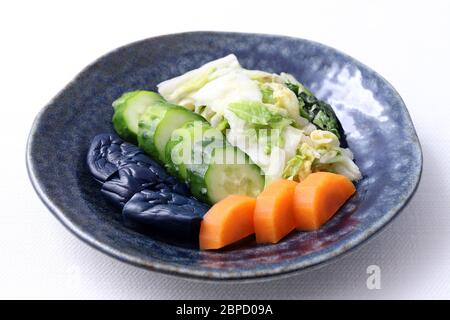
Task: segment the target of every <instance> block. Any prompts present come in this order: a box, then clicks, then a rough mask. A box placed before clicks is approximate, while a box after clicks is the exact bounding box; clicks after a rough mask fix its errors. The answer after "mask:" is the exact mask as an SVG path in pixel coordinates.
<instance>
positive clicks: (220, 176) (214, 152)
mask: <svg viewBox="0 0 450 320" xmlns="http://www.w3.org/2000/svg"><path fill="white" fill-rule="evenodd" d="M197 128H199V127H197ZM200 128H201V132H202V134H198V133H196V135H195V136H194V130H195V125H194V124H193V123H191V122H189V123H187V124H185V125H184V126H183V127H182V128H180V129H177V130H175V131H174V132H173V133H172V137H171V139H170V141H169V142H168V143H167V145H166V159H167V161H168V162H167V163H168V165H167V167H168V170H169V172H170V173H172V174H174V175H176V176H177V177H178V178H180V179H182V180H184V181H187V182H188V183H189V186H190V189H191V193H192V194H193V195H194V196H195V197H196V198H197V199H199V200H201V201H204V202H207V203H210V204H214V203H216V202H218V201H219V200H221V199H223V198H225V197H226V196H228V195H230V194H246V195H249V196H253V197H256V196H257V195H258V194H259V193H260V192H261V191H262V190H263V188H264V176H263V175H262V174H261V171H260V169H259V168H258V167H257V166H256V165H255V164H252V163H251V162H250V159H249V158H248V157H247V155H245V154H244V153H243V152H242V151H240V150H239V149H237V148H235V147H232V146H231V145H229V144H228V143H226V141H225V138H224V136H223V134H222V133H221V132H220V131H219V130H217V129H215V128H212V127H211V126H210V125H209V124H203V125H201V126H200ZM199 139H201V140H199ZM186 155H187V157H186ZM238 159H239V160H240V162H237V160H238ZM193 160H196V162H194V161H193Z"/></svg>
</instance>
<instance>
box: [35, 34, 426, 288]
mask: <svg viewBox="0 0 450 320" xmlns="http://www.w3.org/2000/svg"><path fill="white" fill-rule="evenodd" d="M229 53H234V54H236V56H237V57H238V58H239V61H240V62H241V64H242V65H243V66H244V67H245V68H249V69H260V70H265V71H270V72H276V73H279V72H282V71H285V72H289V73H291V74H293V75H294V76H295V77H296V78H297V79H299V80H300V81H301V82H303V83H304V84H305V85H306V86H307V87H309V88H310V89H311V90H312V91H313V92H314V93H316V95H317V96H318V97H319V98H322V99H324V100H326V101H327V102H329V103H330V104H331V105H333V106H334V107H335V110H336V113H337V115H338V117H339V119H340V120H341V122H342V124H343V126H344V129H345V131H346V133H347V139H348V143H349V146H350V148H351V149H352V150H353V152H354V155H355V159H356V163H357V164H358V166H359V167H360V169H361V171H362V173H363V176H364V178H363V179H362V180H361V181H360V182H359V183H358V184H357V195H356V196H355V197H353V198H352V199H351V201H349V202H347V204H346V205H345V206H344V207H343V208H342V209H341V210H340V211H339V212H338V213H337V214H336V215H335V216H334V217H333V218H332V219H331V220H330V221H329V222H328V223H327V224H326V225H324V226H323V227H322V228H321V229H320V230H318V231H316V232H293V233H291V234H290V235H289V236H288V237H287V238H285V239H284V240H282V241H281V242H280V243H278V244H275V245H256V243H255V241H254V239H247V240H246V241H243V242H241V243H239V244H238V245H235V246H232V247H230V248H227V249H226V250H223V251H219V252H201V251H199V250H197V249H192V248H184V247H180V246H176V245H173V244H169V243H167V242H164V241H160V240H158V239H156V238H152V237H149V236H145V235H142V234H139V233H136V232H134V231H133V230H130V229H127V228H126V227H125V226H124V225H123V224H122V222H121V214H120V212H119V211H118V210H115V209H114V208H112V207H110V206H109V205H108V204H107V203H106V202H105V201H104V199H103V198H102V196H101V194H100V188H99V186H98V185H97V184H96V183H95V182H94V180H93V179H92V177H91V175H90V173H89V172H88V170H87V167H86V164H85V157H86V152H87V149H88V147H89V143H90V141H91V139H92V138H93V137H94V136H95V135H97V134H98V133H102V132H113V128H112V125H111V116H112V108H111V103H112V101H114V100H115V99H116V98H117V97H118V96H120V95H121V94H122V93H123V92H125V91H129V90H137V89H147V90H155V89H156V87H155V86H156V84H157V83H159V82H161V81H162V80H166V79H169V78H172V77H174V76H177V75H180V74H182V73H184V72H186V71H188V70H190V69H194V68H197V67H199V66H201V65H202V64H204V63H206V62H208V61H210V60H214V59H217V58H219V57H223V56H225V55H227V54H229ZM27 165H28V171H29V174H30V178H31V181H32V183H33V185H34V187H35V189H36V191H37V193H38V195H39V196H40V198H41V199H42V200H43V202H44V203H45V204H46V205H47V207H48V208H49V209H50V211H51V212H52V213H53V214H54V215H55V216H56V217H57V218H58V219H59V220H60V221H61V222H62V223H63V224H64V225H65V226H66V227H67V228H68V229H69V230H70V231H72V232H73V233H74V234H75V235H76V236H78V237H79V238H81V239H82V240H84V241H86V242H87V243H89V244H90V245H92V246H94V247H95V248H97V249H99V250H101V251H103V252H105V253H107V254H109V255H111V256H113V257H115V258H118V259H120V260H122V261H125V262H128V263H131V264H134V265H137V266H140V267H143V268H148V269H151V270H156V271H160V272H165V273H170V274H176V275H180V276H185V277H194V278H202V279H217V280H219V279H220V280H224V279H250V278H262V277H269V276H275V275H281V274H286V273H292V272H295V271H299V270H301V269H304V268H307V267H311V266H314V265H318V264H321V263H324V262H326V261H329V260H330V259H332V258H334V257H336V256H338V255H340V254H342V253H344V252H346V251H348V250H350V249H352V248H355V247H356V246H358V245H359V244H361V243H362V242H363V241H364V240H366V239H368V238H369V237H370V236H372V235H373V234H374V233H375V232H377V231H378V230H380V229H381V228H382V227H383V226H385V225H386V224H387V223H388V222H389V221H391V219H392V218H393V217H394V216H395V215H397V214H398V213H399V212H400V210H401V209H402V208H403V207H404V206H405V205H406V203H407V202H408V200H409V199H410V198H411V196H412V195H413V193H414V191H415V189H416V187H417V184H418V182H419V179H420V174H421V168H422V153H421V149H420V144H419V141H418V138H417V135H416V132H415V130H414V126H413V123H412V121H411V118H410V116H409V114H408V111H407V109H406V107H405V105H404V103H403V101H402V99H401V98H400V96H399V95H398V93H397V92H396V91H395V89H394V88H393V87H392V86H391V85H390V84H389V83H388V82H387V81H386V80H384V79H383V78H382V77H381V76H380V75H378V74H377V73H375V72H374V71H372V70H371V69H369V68H368V67H366V66H365V65H363V64H361V63H360V62H358V61H356V60H355V59H353V58H351V57H349V56H348V55H346V54H343V53H341V52H339V51H337V50H335V49H333V48H330V47H327V46H324V45H322V44H318V43H315V42H311V41H307V40H302V39H296V38H289V37H283V36H272V35H261V34H244V33H219V32H193V33H181V34H173V35H166V36H161V37H156V38H150V39H146V40H143V41H139V42H136V43H132V44H130V45H127V46H124V47H121V48H119V49H117V50H115V51H113V52H111V53H108V54H107V55H105V56H103V57H101V58H100V59H98V60H97V61H95V62H94V63H93V64H91V65H90V66H88V67H87V68H86V69H85V70H83V71H82V72H81V73H80V74H79V75H78V76H77V77H76V78H75V79H74V80H73V81H72V82H70V83H69V84H68V85H67V86H66V87H65V88H64V89H63V90H62V91H61V92H60V93H59V94H58V95H57V96H56V97H55V98H54V99H53V100H52V101H51V102H50V103H49V104H48V105H47V106H45V107H44V109H43V110H42V111H41V112H40V113H39V115H38V116H37V118H36V120H35V122H34V125H33V127H32V129H31V133H30V137H29V141H28V148H27Z"/></svg>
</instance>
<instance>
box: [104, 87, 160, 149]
mask: <svg viewBox="0 0 450 320" xmlns="http://www.w3.org/2000/svg"><path fill="white" fill-rule="evenodd" d="M161 101H164V98H163V97H161V96H160V95H159V94H157V93H155V92H151V91H143V90H138V91H130V92H127V93H124V94H123V95H122V96H121V97H119V98H118V99H117V100H115V101H114V102H113V104H112V105H113V108H114V115H113V118H112V122H113V126H114V129H115V130H116V132H117V133H118V134H119V136H121V137H122V138H123V139H125V140H128V141H130V142H134V143H136V142H137V133H138V120H139V117H140V115H141V114H142V113H143V112H144V111H145V109H147V107H148V106H150V105H151V104H153V103H156V102H161Z"/></svg>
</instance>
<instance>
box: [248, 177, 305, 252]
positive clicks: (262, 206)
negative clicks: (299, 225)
mask: <svg viewBox="0 0 450 320" xmlns="http://www.w3.org/2000/svg"><path fill="white" fill-rule="evenodd" d="M297 185H298V183H297V182H295V181H291V180H277V181H275V182H273V183H271V184H270V185H269V186H268V187H266V188H265V189H264V191H263V192H261V193H260V194H259V196H258V197H257V198H256V208H255V215H254V217H253V221H254V223H255V233H256V241H257V242H258V243H277V242H278V241H280V239H281V238H283V237H284V236H285V235H287V234H288V233H289V232H291V231H292V230H293V229H294V228H295V219H294V215H293V212H292V204H293V198H294V193H295V188H296V186H297Z"/></svg>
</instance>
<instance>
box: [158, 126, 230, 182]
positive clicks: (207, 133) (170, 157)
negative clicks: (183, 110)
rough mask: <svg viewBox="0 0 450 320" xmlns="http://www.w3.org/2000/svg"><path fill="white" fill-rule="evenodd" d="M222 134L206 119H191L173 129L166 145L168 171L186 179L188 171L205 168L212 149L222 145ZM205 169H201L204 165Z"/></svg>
mask: <svg viewBox="0 0 450 320" xmlns="http://www.w3.org/2000/svg"><path fill="white" fill-rule="evenodd" d="M224 144H225V138H224V136H223V134H222V133H221V132H220V131H219V130H217V129H215V128H212V127H211V126H210V125H209V124H208V123H207V122H206V121H205V122H198V121H191V122H188V123H186V124H185V125H184V126H183V127H181V128H179V129H177V130H175V131H174V132H173V133H172V136H171V138H170V140H169V142H168V143H167V145H166V161H167V162H166V166H167V169H168V171H169V172H170V173H171V174H173V175H175V176H177V177H178V178H180V179H181V180H184V181H187V180H189V179H190V175H189V172H191V171H196V170H197V171H198V170H200V171H202V170H206V169H207V165H206V164H207V163H208V159H209V157H210V155H211V154H212V152H213V150H214V149H215V148H218V147H223V146H224ZM205 166H206V168H205V169H201V168H202V167H205Z"/></svg>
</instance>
